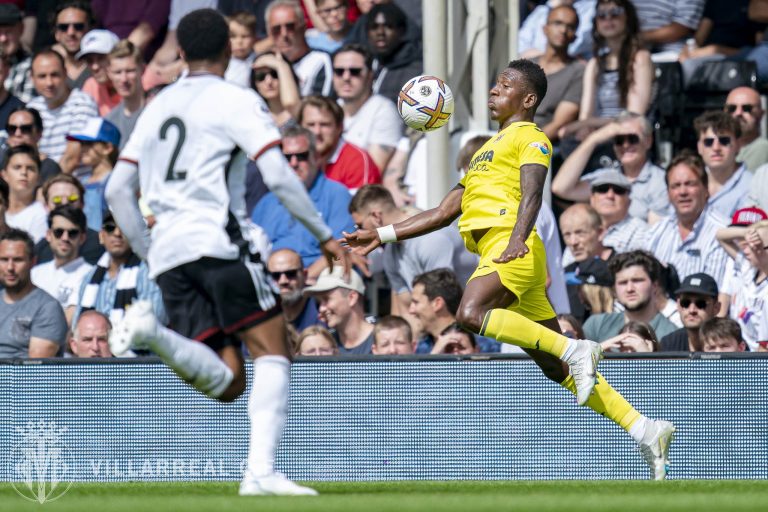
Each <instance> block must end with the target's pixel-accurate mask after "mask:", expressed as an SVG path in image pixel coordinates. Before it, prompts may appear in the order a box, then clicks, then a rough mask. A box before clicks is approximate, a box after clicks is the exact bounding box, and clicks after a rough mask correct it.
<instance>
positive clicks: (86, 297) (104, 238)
mask: <svg viewBox="0 0 768 512" xmlns="http://www.w3.org/2000/svg"><path fill="white" fill-rule="evenodd" d="M99 241H100V242H101V244H102V245H103V246H104V254H102V256H101V258H99V261H97V262H96V265H94V267H93V268H92V269H91V270H90V271H89V272H88V273H87V274H86V275H85V277H83V280H82V282H81V283H80V286H79V287H78V289H77V290H76V292H75V293H73V294H72V295H71V296H70V300H69V301H68V303H67V308H66V310H65V313H66V315H67V322H68V323H69V325H77V321H78V318H79V317H80V313H81V312H82V311H84V310H90V309H95V310H96V311H98V312H100V313H103V314H105V315H106V316H107V317H108V318H109V320H110V322H112V325H115V324H116V323H117V322H119V321H120V320H122V318H123V315H125V311H126V308H127V307H129V306H130V305H131V304H133V303H134V302H137V301H149V302H150V303H151V304H152V311H153V312H154V314H155V315H156V316H157V317H158V319H159V321H160V323H161V324H163V325H165V324H166V323H167V318H166V315H165V307H164V306H163V297H162V294H161V293H160V288H158V286H157V284H155V282H154V281H153V280H152V279H150V277H149V267H148V266H147V262H146V261H144V260H142V259H140V258H139V257H138V256H137V255H136V254H135V253H134V252H133V249H131V245H130V244H129V243H128V239H127V238H125V236H123V232H122V230H121V229H120V227H119V226H118V225H117V224H116V223H115V219H114V218H113V217H112V214H111V213H107V215H105V217H104V219H103V221H102V226H101V231H100V232H99Z"/></svg>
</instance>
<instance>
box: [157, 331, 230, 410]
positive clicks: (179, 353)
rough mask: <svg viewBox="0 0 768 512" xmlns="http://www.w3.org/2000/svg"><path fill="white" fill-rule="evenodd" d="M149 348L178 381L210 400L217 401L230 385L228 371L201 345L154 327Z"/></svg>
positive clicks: (227, 368) (214, 353) (221, 362)
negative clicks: (188, 385) (174, 373)
mask: <svg viewBox="0 0 768 512" xmlns="http://www.w3.org/2000/svg"><path fill="white" fill-rule="evenodd" d="M147 343H148V344H149V348H150V349H151V350H152V352H154V353H155V354H157V355H158V356H160V359H162V360H163V361H164V362H165V363H166V364H167V365H168V366H170V367H171V368H172V369H173V370H174V371H175V372H176V373H177V374H178V375H179V376H180V377H181V378H182V379H184V380H185V381H187V382H189V383H190V384H192V386H194V387H195V389H197V390H198V391H201V392H203V393H205V394H206V395H208V396H210V397H211V398H218V397H220V396H221V394H222V393H224V391H225V390H226V389H227V388H228V387H229V385H230V384H231V383H232V379H233V378H234V375H233V374H232V370H230V369H229V367H228V366H227V365H226V364H225V363H224V361H222V360H221V359H220V358H219V356H218V355H217V354H216V352H214V351H213V350H211V348H210V347H208V346H207V345H206V344H205V343H201V342H199V341H195V340H191V339H189V338H185V337H184V336H182V335H181V334H179V333H177V332H174V331H172V330H171V329H168V328H167V327H163V326H158V327H157V332H156V336H153V337H152V339H150V340H148V341H147Z"/></svg>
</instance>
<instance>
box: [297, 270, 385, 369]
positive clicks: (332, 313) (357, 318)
mask: <svg viewBox="0 0 768 512" xmlns="http://www.w3.org/2000/svg"><path fill="white" fill-rule="evenodd" d="M343 275H344V269H343V268H342V267H340V266H335V267H333V270H332V271H331V270H330V269H328V268H326V269H324V270H323V271H322V272H321V273H320V276H318V278H317V282H315V284H314V285H312V286H309V287H307V288H304V294H305V295H312V296H314V297H315V299H316V300H317V302H318V304H319V307H318V311H319V314H320V315H319V316H320V320H322V321H323V322H325V324H326V325H327V326H328V327H330V328H331V329H333V330H334V331H335V336H336V340H337V341H338V343H339V354H341V355H351V354H370V353H372V349H373V324H372V323H370V322H368V321H367V320H366V317H365V312H364V310H363V300H364V297H365V285H364V284H363V280H362V278H361V277H360V276H359V275H358V274H357V273H356V272H350V276H349V282H347V281H345V280H344V277H343Z"/></svg>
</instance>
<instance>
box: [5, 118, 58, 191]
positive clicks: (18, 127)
mask: <svg viewBox="0 0 768 512" xmlns="http://www.w3.org/2000/svg"><path fill="white" fill-rule="evenodd" d="M5 132H6V133H7V134H8V138H7V139H6V141H5V144H6V146H8V147H10V148H12V147H15V146H20V145H21V144H27V145H29V146H32V147H33V148H35V149H38V143H39V142H40V139H41V138H42V136H43V118H42V117H40V112H38V111H37V110H36V109H34V108H29V107H26V106H24V105H22V106H20V107H16V108H15V109H13V110H11V113H10V114H9V115H8V120H7V121H6V123H5ZM39 155H40V182H39V185H42V184H43V183H45V181H46V180H47V179H48V178H51V177H53V176H56V175H57V174H59V173H61V167H59V164H57V163H56V162H55V161H54V160H53V159H51V158H48V155H46V154H45V153H39ZM2 160H5V158H4V157H3V158H0V161H2Z"/></svg>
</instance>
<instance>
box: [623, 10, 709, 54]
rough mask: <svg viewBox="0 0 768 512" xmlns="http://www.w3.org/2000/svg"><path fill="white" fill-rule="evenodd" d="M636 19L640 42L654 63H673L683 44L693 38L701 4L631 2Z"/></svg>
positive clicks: (700, 11) (702, 11)
mask: <svg viewBox="0 0 768 512" xmlns="http://www.w3.org/2000/svg"><path fill="white" fill-rule="evenodd" d="M633 3H634V4H635V7H636V8H637V16H638V18H639V19H640V38H641V40H642V41H643V43H645V44H646V45H647V46H648V47H650V49H651V58H652V59H653V61H654V62H672V61H676V60H677V57H678V55H679V54H680V51H681V50H682V49H683V45H684V44H685V40H686V39H687V38H689V37H693V34H694V31H695V30H696V29H697V28H698V26H699V22H700V21H701V17H702V15H703V14H704V4H705V3H706V2H705V0H633Z"/></svg>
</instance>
